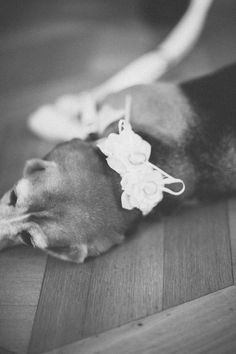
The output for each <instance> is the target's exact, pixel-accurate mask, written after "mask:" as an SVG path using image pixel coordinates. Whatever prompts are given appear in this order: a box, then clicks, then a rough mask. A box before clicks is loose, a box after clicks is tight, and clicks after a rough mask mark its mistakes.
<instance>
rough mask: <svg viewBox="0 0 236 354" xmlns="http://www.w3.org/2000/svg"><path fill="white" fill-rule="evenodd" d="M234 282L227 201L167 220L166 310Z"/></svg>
mask: <svg viewBox="0 0 236 354" xmlns="http://www.w3.org/2000/svg"><path fill="white" fill-rule="evenodd" d="M232 283H233V279H232V268H231V252H230V239H229V232H228V217H227V208H226V203H225V202H222V203H217V204H211V205H205V206H199V207H193V208H192V209H190V210H185V211H180V212H179V213H177V214H176V215H175V216H172V217H171V218H169V219H167V220H166V223H165V244H164V289H163V308H164V309H166V308H169V307H172V306H176V305H179V304H181V303H183V302H186V301H190V300H193V299H196V298H198V297H200V296H202V295H205V294H208V293H210V292H214V291H216V290H219V289H222V288H224V287H227V286H230V285H232Z"/></svg>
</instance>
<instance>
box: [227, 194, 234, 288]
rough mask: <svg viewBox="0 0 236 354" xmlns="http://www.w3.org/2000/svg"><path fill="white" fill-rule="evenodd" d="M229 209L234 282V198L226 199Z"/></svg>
mask: <svg viewBox="0 0 236 354" xmlns="http://www.w3.org/2000/svg"><path fill="white" fill-rule="evenodd" d="M228 210H229V232H230V239H231V253H232V267H233V275H234V283H235V282H236V199H230V200H229V201H228Z"/></svg>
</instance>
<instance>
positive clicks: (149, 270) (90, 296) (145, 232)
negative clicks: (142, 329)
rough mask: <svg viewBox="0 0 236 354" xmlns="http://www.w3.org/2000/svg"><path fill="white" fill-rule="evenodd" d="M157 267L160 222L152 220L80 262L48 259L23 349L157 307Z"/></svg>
mask: <svg viewBox="0 0 236 354" xmlns="http://www.w3.org/2000/svg"><path fill="white" fill-rule="evenodd" d="M162 267H163V225H162V224H156V223H154V224H152V225H147V224H146V225H143V227H142V228H141V229H140V230H139V231H138V232H137V235H136V237H134V238H132V239H130V240H129V241H128V242H126V243H124V244H123V245H122V246H120V247H117V248H115V249H113V250H112V251H111V252H109V253H107V254H105V255H103V256H101V257H99V258H96V259H93V260H90V261H88V262H87V263H85V264H83V265H82V266H81V265H78V266H76V265H75V266H73V265H69V264H65V263H62V262H57V261H55V260H52V259H49V262H48V266H47V270H46V276H45V280H44V284H43V288H42V293H41V297H40V302H39V306H38V310H37V315H36V320H35V324H34V327H33V333H32V340H31V344H30V348H29V353H41V352H44V351H46V350H49V349H52V348H55V347H57V346H60V345H64V344H66V343H71V342H73V341H75V340H78V339H81V338H84V337H87V336H89V335H92V334H96V333H100V332H102V331H105V330H107V329H110V328H113V327H116V326H120V325H122V324H124V323H126V322H128V321H130V320H131V319H137V318H140V317H143V316H147V315H149V314H152V313H155V312H157V311H160V310H161V309H162V282H163V278H162ZM48 309H50V311H48ZM55 326H56V328H57V330H56V331H55ZM68 328H70V330H68Z"/></svg>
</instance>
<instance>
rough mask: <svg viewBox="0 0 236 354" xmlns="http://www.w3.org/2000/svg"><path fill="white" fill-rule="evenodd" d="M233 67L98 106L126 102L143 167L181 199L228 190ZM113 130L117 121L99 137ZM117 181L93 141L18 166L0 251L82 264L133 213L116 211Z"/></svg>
mask: <svg viewBox="0 0 236 354" xmlns="http://www.w3.org/2000/svg"><path fill="white" fill-rule="evenodd" d="M235 89H236V65H231V66H229V67H226V68H225V69H222V70H220V71H218V72H216V73H213V74H211V75H209V76H205V77H202V78H199V79H195V80H191V81H187V82H184V83H180V84H168V83H156V84H153V85H146V86H145V85H143V86H136V87H131V88H129V89H126V90H123V91H121V92H120V93H116V94H112V95H110V96H108V97H107V98H106V99H105V100H104V101H103V102H102V104H101V106H100V107H99V108H100V109H101V108H102V107H103V106H104V105H109V106H111V107H113V108H119V109H120V108H121V109H122V108H123V107H124V102H125V97H126V96H127V95H130V96H131V97H132V111H131V124H132V126H133V129H134V130H135V131H136V132H137V133H139V134H140V135H141V136H143V137H144V138H145V139H146V140H147V141H149V142H150V143H151V145H152V155H151V159H150V160H151V162H153V163H154V164H156V165H158V166H159V167H160V168H162V169H163V170H165V171H166V172H167V173H169V174H171V175H173V176H175V177H177V178H181V179H182V180H183V181H184V182H185V185H186V191H185V193H184V194H183V195H182V196H181V197H173V196H169V197H168V196H165V197H164V200H163V202H161V203H160V204H159V205H158V206H157V207H156V208H155V210H154V212H157V213H159V212H160V211H161V210H162V209H163V208H164V207H165V205H166V204H168V202H169V201H172V203H176V202H178V203H179V202H184V201H186V200H189V199H191V198H196V197H197V198H199V199H202V198H218V197H222V196H227V195H229V194H232V193H233V192H234V191H235V189H236V154H235V149H236V117H235V116H236V100H235V97H234V92H235ZM116 130H117V123H113V124H112V125H110V126H109V127H108V128H107V129H106V130H105V131H104V133H103V136H107V135H108V134H109V133H110V132H113V131H116ZM120 198H121V187H120V177H119V175H118V174H117V173H116V172H114V171H113V170H112V169H111V168H110V167H109V166H108V165H107V163H106V161H105V157H104V155H103V154H102V153H101V152H100V151H99V149H98V148H97V147H96V143H95V142H93V141H81V140H78V139H74V140H72V141H70V142H67V143H63V144H60V145H58V146H57V147H56V148H55V149H54V150H52V151H51V152H50V153H49V154H48V155H47V156H46V157H45V158H44V159H43V160H41V159H35V160H30V161H28V162H27V163H26V165H25V168H24V171H23V177H22V179H21V180H20V181H19V182H18V183H17V184H16V186H15V187H14V188H13V189H12V190H10V191H9V192H7V193H6V194H5V196H4V197H3V198H2V200H1V205H0V215H1V222H0V228H1V231H0V247H1V248H4V247H8V246H11V245H17V244H21V243H28V244H31V245H34V246H36V247H39V248H41V249H43V250H45V251H47V252H48V253H49V254H52V255H54V256H57V257H59V258H61V259H66V260H71V261H75V262H83V261H84V259H85V258H86V257H87V256H94V255H97V254H100V253H102V252H104V251H106V250H108V249H109V248H110V247H111V246H113V245H115V244H118V243H120V242H121V241H122V240H123V238H124V235H125V233H126V231H127V230H128V229H129V227H130V225H131V224H132V223H133V222H134V221H136V220H137V219H141V213H140V212H139V211H138V210H137V209H134V210H132V211H128V210H125V209H122V207H121V202H120Z"/></svg>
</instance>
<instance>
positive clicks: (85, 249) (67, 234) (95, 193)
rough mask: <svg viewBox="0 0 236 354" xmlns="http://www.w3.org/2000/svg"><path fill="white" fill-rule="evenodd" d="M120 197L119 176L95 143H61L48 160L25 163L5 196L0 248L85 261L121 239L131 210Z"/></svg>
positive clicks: (0, 217)
mask: <svg viewBox="0 0 236 354" xmlns="http://www.w3.org/2000/svg"><path fill="white" fill-rule="evenodd" d="M120 193H121V192H120V185H119V176H118V175H116V173H115V172H114V171H112V170H111V169H110V168H109V167H108V166H107V164H106V162H105V158H104V156H103V155H102V154H100V152H99V151H98V149H97V148H96V146H95V145H93V144H90V143H86V142H82V141H80V140H78V139H75V140H72V141H71V142H68V143H64V144H61V145H58V146H57V147H56V148H55V149H54V150H52V151H51V152H50V153H49V154H48V155H47V156H46V157H45V159H43V160H41V159H33V160H29V161H27V162H26V164H25V167H24V170H23V176H22V178H21V179H20V180H19V181H18V182H17V183H16V184H15V186H14V187H13V188H12V189H11V190H10V191H8V192H7V193H6V194H5V195H4V196H3V198H2V200H1V202H0V248H1V249H2V248H4V247H9V246H12V245H18V244H22V243H24V244H28V245H31V246H34V247H39V248H41V249H43V250H45V251H47V252H48V253H49V254H52V255H54V256H57V257H59V258H61V259H66V260H71V261H75V262H83V260H84V259H85V258H86V257H87V256H90V255H91V256H92V255H96V254H99V253H101V252H103V251H105V250H107V249H108V248H110V247H111V246H112V245H113V244H117V243H119V242H121V241H122V239H123V233H124V231H125V228H126V227H127V222H128V219H129V218H130V212H127V211H124V210H123V209H122V208H121V206H120ZM127 213H129V216H128V217H127ZM131 214H132V213H131Z"/></svg>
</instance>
